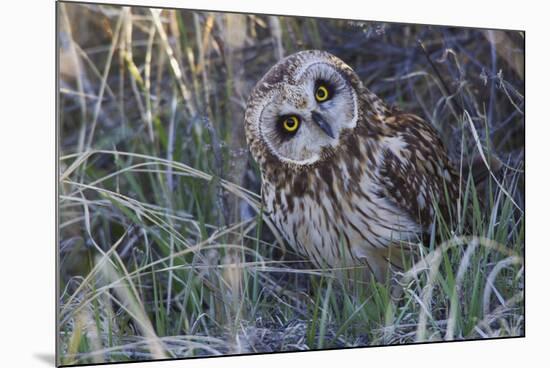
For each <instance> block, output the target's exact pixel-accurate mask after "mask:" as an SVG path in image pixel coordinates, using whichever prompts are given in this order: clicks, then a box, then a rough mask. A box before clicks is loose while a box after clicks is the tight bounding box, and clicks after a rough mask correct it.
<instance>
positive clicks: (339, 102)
mask: <svg viewBox="0 0 550 368" xmlns="http://www.w3.org/2000/svg"><path fill="white" fill-rule="evenodd" d="M350 72H351V73H353V72H352V71H351V68H350V67H349V66H347V65H346V64H345V63H344V62H343V61H341V60H340V59H338V58H337V57H335V56H334V55H331V54H329V53H327V52H323V51H302V52H299V53H296V54H293V55H290V56H288V57H287V58H285V59H283V60H281V61H280V62H279V63H277V64H276V65H275V66H273V67H272V68H271V69H270V70H269V71H268V72H267V74H266V75H265V76H264V77H263V78H262V80H260V82H258V84H257V85H256V87H255V89H254V91H253V92H252V94H251V98H250V100H249V104H248V107H247V112H246V117H245V119H246V121H247V130H248V132H247V134H248V135H247V137H248V138H252V139H257V140H259V141H261V142H262V144H263V145H265V146H266V147H267V148H268V150H269V151H270V153H271V154H272V155H273V156H275V157H276V158H277V159H279V160H280V161H282V162H286V163H291V164H294V165H308V164H312V163H315V162H317V161H318V160H320V159H323V158H324V157H326V156H327V153H328V152H330V151H331V149H332V148H334V147H336V146H337V145H338V143H339V142H340V137H341V135H342V132H343V131H344V130H346V129H353V128H354V127H355V125H356V122H357V115H358V107H357V106H358V101H357V92H356V90H355V88H356V85H355V84H354V83H352V82H351V81H350V77H349V76H350ZM357 80H358V78H357Z"/></svg>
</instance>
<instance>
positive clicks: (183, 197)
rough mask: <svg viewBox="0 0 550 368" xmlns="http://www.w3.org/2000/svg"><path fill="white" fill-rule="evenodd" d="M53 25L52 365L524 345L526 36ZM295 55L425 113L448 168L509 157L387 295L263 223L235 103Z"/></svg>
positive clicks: (215, 25)
mask: <svg viewBox="0 0 550 368" xmlns="http://www.w3.org/2000/svg"><path fill="white" fill-rule="evenodd" d="M58 20H59V22H58V24H59V29H58V36H59V46H60V50H59V72H60V73H59V78H60V106H61V107H60V110H59V122H58V123H59V131H60V139H59V145H60V147H59V148H60V157H59V167H60V173H59V193H60V197H59V233H60V237H59V239H60V242H59V270H58V271H59V278H58V280H59V295H58V297H59V298H58V301H59V315H58V317H59V320H58V329H59V331H58V332H59V351H58V358H59V362H60V363H62V364H66V365H70V364H83V363H93V362H112V361H131V360H148V359H159V358H169V357H174V358H175V357H178V358H181V357H194V356H206V355H208V356H210V355H223V354H242V353H254V352H268V351H292V350H305V349H321V348H336V347H353V346H376V345H386V344H402V343H414V342H424V341H441V340H461V339H477V338H489V337H505V336H521V335H523V334H524V307H523V288H524V263H523V257H522V255H523V252H524V233H525V223H524V204H523V203H524V200H523V188H524V154H523V152H524V147H523V121H524V119H523V116H524V112H523V108H524V98H523V63H522V62H523V59H522V56H523V34H522V33H520V32H502V31H484V30H474V29H456V28H448V27H430V26H414V25H398V24H384V23H369V22H355V21H354V22H350V21H345V20H327V19H309V18H292V17H268V16H262V15H237V14H222V13H208V12H191V11H184V10H162V11H161V10H158V9H148V8H127V7H124V8H123V7H116V6H106V5H92V4H85V5H79V4H69V3H58ZM419 40H420V41H422V44H423V46H424V49H425V52H423V51H422V48H420V47H419V46H418V41H419ZM308 48H320V49H325V50H328V51H330V52H333V53H335V54H336V55H338V56H340V57H341V58H342V59H344V60H346V61H347V62H348V63H349V64H350V65H351V66H353V67H354V68H355V69H356V71H357V72H358V74H359V75H360V76H361V77H362V78H363V79H364V81H365V83H366V84H367V85H368V86H369V87H370V88H371V89H372V90H373V91H374V92H376V93H378V94H379V95H380V96H381V97H383V98H385V99H386V100H387V101H388V102H390V103H393V104H397V105H399V106H400V107H401V108H402V109H404V110H408V111H411V112H414V113H417V114H419V115H420V116H423V117H424V118H426V119H428V120H429V121H431V122H432V123H433V124H434V126H435V127H436V128H437V129H438V130H439V131H440V133H441V135H442V137H443V139H444V141H445V144H446V146H447V147H448V148H449V151H450V154H451V155H452V156H453V157H454V158H455V160H456V161H457V163H461V164H462V165H463V166H464V167H468V164H469V162H470V159H471V158H472V157H473V156H476V155H477V156H479V155H480V154H481V155H483V156H484V157H487V158H490V157H498V158H499V160H500V161H502V162H503V164H504V165H503V169H502V170H501V172H498V173H493V175H492V176H491V177H490V179H489V180H487V181H486V182H485V184H484V185H483V187H482V188H476V187H475V186H474V183H473V181H472V178H471V176H469V175H468V174H469V172H468V170H465V171H464V173H465V174H464V175H465V178H464V179H465V180H464V183H465V184H464V185H463V187H462V190H461V194H462V195H461V202H460V203H459V204H457V206H459V208H460V209H461V210H460V215H459V218H458V219H456V221H454V222H453V223H451V224H446V223H439V224H438V226H437V227H435V228H434V231H433V233H432V234H431V236H430V240H429V241H426V242H423V243H419V244H418V249H417V255H416V256H415V257H414V258H413V259H411V260H409V263H408V264H407V267H406V269H405V271H403V272H398V271H396V272H394V274H393V275H392V277H393V282H392V283H391V284H390V285H384V284H380V283H376V282H374V281H373V282H366V283H359V282H357V283H350V282H345V281H342V279H341V278H339V277H337V276H336V274H335V273H334V272H332V271H331V270H319V269H316V268H313V267H312V265H311V264H309V263H308V262H307V260H304V259H302V258H301V257H299V256H298V255H296V254H293V253H292V251H290V250H289V249H287V248H286V247H285V246H284V243H283V242H282V241H281V239H280V236H279V235H278V234H277V233H276V231H274V230H273V227H272V225H271V224H270V222H269V220H268V219H267V218H265V216H264V215H263V212H262V204H261V199H260V196H259V194H258V191H259V181H258V180H259V179H258V169H257V167H256V166H255V164H254V163H253V162H252V160H251V159H250V158H249V155H248V151H247V149H246V144H245V141H244V134H243V123H242V122H243V113H244V104H245V101H246V97H247V94H248V92H249V91H250V89H251V88H252V86H253V85H254V83H255V82H256V81H257V80H258V79H259V78H260V77H261V76H262V75H263V73H264V72H265V71H266V70H267V68H268V67H269V66H270V65H272V64H273V63H274V62H276V61H277V60H278V59H279V58H280V57H282V56H284V55H287V54H290V53H292V52H294V51H298V50H301V49H308ZM439 241H441V242H442V243H441V244H437V243H438V242H439Z"/></svg>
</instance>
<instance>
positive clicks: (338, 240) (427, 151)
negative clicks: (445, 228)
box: [245, 51, 459, 280]
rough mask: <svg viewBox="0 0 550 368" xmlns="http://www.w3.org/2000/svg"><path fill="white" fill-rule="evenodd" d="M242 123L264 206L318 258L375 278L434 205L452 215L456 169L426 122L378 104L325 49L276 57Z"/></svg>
mask: <svg viewBox="0 0 550 368" xmlns="http://www.w3.org/2000/svg"><path fill="white" fill-rule="evenodd" d="M245 124H246V125H245V129H246V138H247V141H248V145H249V147H250V150H251V152H252V155H253V157H254V159H255V160H256V161H257V163H258V164H259V166H260V169H261V176H262V197H263V201H264V206H265V208H266V211H267V213H268V214H269V216H270V218H271V219H272V221H273V223H274V224H275V225H276V227H277V228H278V230H279V231H280V232H281V234H282V235H283V237H284V238H285V240H286V241H287V242H288V243H289V244H290V245H291V246H292V247H293V248H294V249H295V250H296V251H298V252H299V253H302V254H304V255H306V256H307V257H308V258H309V259H310V260H312V261H313V262H314V263H315V264H316V265H317V266H318V267H326V266H329V267H343V266H346V267H349V266H362V267H364V268H365V269H368V270H370V272H372V273H374V276H376V277H377V278H378V279H379V280H381V279H383V278H384V277H385V272H386V271H387V266H388V261H391V260H390V259H388V256H389V255H390V254H391V253H392V252H391V251H392V249H394V248H395V247H397V246H400V247H402V246H403V244H409V245H410V244H412V243H413V242H418V238H419V235H421V234H422V233H425V232H426V231H428V230H429V228H430V226H431V224H432V223H433V221H434V218H435V216H436V212H437V211H436V208H439V213H441V214H442V215H443V216H452V212H453V211H452V208H453V207H455V206H453V205H452V204H454V203H456V198H457V196H458V188H457V187H458V181H459V178H458V175H457V174H456V171H455V170H454V169H453V167H452V165H451V163H450V161H449V159H448V157H447V155H446V152H445V149H444V148H443V145H442V143H441V141H440V139H439V137H438V136H437V133H436V131H435V130H434V129H433V128H432V127H431V126H430V125H429V124H428V123H426V122H425V121H423V120H422V119H420V118H419V117H417V116H415V115H411V114H406V113H403V112H401V111H399V110H397V109H394V108H389V107H387V106H386V105H385V104H384V102H383V101H382V100H381V99H379V98H378V97H377V96H376V95H375V94H373V93H372V92H370V91H369V90H368V89H367V88H366V87H365V86H363V83H362V82H361V81H360V79H359V77H358V76H357V74H356V73H355V72H354V71H353V70H352V69H351V68H350V67H349V66H348V65H346V64H345V63H344V62H343V61H342V60H340V59H339V58H337V57H335V56H334V55H331V54H329V53H327V52H323V51H302V52H298V53H296V54H293V55H291V56H288V57H286V58H285V59H283V60H281V61H280V62H278V63H277V64H276V65H275V66H273V67H272V68H271V69H270V70H269V71H268V72H267V74H266V75H265V76H264V77H263V78H262V79H261V80H260V81H259V82H258V83H257V85H256V87H255V88H254V90H253V91H252V93H251V95H250V98H249V101H248V105H247V109H246V115H245ZM448 204H449V205H448Z"/></svg>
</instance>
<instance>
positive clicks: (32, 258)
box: [0, 0, 550, 368]
mask: <svg viewBox="0 0 550 368" xmlns="http://www.w3.org/2000/svg"><path fill="white" fill-rule="evenodd" d="M106 2H109V1H106ZM125 3H129V4H144V5H160V6H173V7H185V8H200V9H205V8H206V9H214V10H233V11H245V12H263V13H277V14H295V15H310V16H328V17H341V18H354V19H369V20H384V21H405V22H412V23H414V22H418V23H436V24H452V25H463V26H473V27H475V26H478V27H480V26H483V27H496V28H513V29H525V30H526V31H527V44H526V49H527V64H526V76H527V83H526V87H527V125H528V126H527V146H526V148H527V157H528V158H527V162H528V163H527V167H528V169H527V170H528V171H527V188H526V191H527V222H528V224H527V235H526V238H527V260H526V262H527V330H526V332H527V337H526V338H525V339H514V340H500V341H486V342H466V343H449V344H432V345H417V346H403V347H386V348H368V349H358V350H342V351H330V352H315V353H311V352H310V353H295V354H276V355H259V356H248V357H230V358H216V359H200V360H187V361H174V362H165V363H153V364H151V363H137V364H132V365H112V366H113V367H126V366H128V367H132V368H134V367H135V368H137V367H153V366H154V367H182V366H185V367H218V366H224V367H229V368H231V367H255V368H257V367H258V366H262V367H265V366H267V367H270V366H273V367H279V366H281V365H283V366H296V365H299V364H311V365H312V366H314V367H317V366H319V367H333V366H335V365H338V366H345V365H347V364H359V365H361V366H378V367H380V366H384V367H386V366H389V367H393V366H407V367H423V368H425V367H432V366H433V367H474V366H476V367H477V366H494V367H518V366H522V365H523V364H529V362H530V361H533V362H536V361H537V360H538V359H540V360H541V361H543V362H544V361H548V358H547V354H546V353H547V351H545V350H546V349H547V348H548V338H547V336H548V332H549V327H550V326H549V325H550V324H549V323H548V311H547V310H548V306H549V304H550V303H549V297H548V295H549V288H548V281H547V279H548V272H546V271H547V269H548V259H549V258H550V254H549V249H550V247H549V244H548V243H549V242H548V240H547V236H546V232H543V231H544V228H545V227H548V225H547V220H548V215H547V209H548V208H550V207H549V203H548V197H549V196H548V194H547V189H548V184H547V183H548V182H547V180H548V178H549V176H548V175H547V170H548V169H547V168H548V163H547V162H546V161H547V160H546V157H547V156H548V139H549V137H550V134H549V133H550V132H549V129H548V126H549V125H550V119H549V118H548V113H547V106H548V105H549V104H548V99H549V93H548V86H550V83H548V82H549V78H548V76H549V74H550V70H549V66H550V63H549V60H550V57H549V51H548V50H549V49H550V48H549V47H548V46H547V45H548V35H549V32H548V22H547V19H546V16H545V15H546V14H547V10H545V9H543V5H534V4H537V3H539V4H543V2H527V1H523V2H517V1H514V2H510V1H502V0H501V1H479V0H474V1H470V0H454V1H452V2H451V1H449V2H446V3H443V2H441V1H440V0H439V1H420V0H416V1H410V0H409V1H407V0H403V1H396V0H394V1H391V2H374V1H370V2H366V1H357V0H338V1H337V2H331V1H321V0H316V1H307V2H306V1H302V2H298V1H295V0H277V1H258V0H255V1H254V0H238V1H237V0H234V1H232V2H229V1H227V0H225V1H223V0H195V1H182V0H179V1H178V0H163V1H160V0H148V1H144V0H141V1H132V0H127V1H125ZM54 5H55V4H54V2H53V1H52V0H47V1H44V0H32V1H24V0H21V1H15V0H12V1H10V2H5V3H3V4H2V20H1V21H0V27H1V28H0V35H1V39H2V43H1V44H0V45H1V47H2V52H1V56H0V63H1V64H0V73H1V74H0V75H1V79H0V80H1V84H0V91H1V93H2V96H1V97H2V98H1V99H0V101H1V105H0V106H1V108H0V126H1V129H2V131H1V132H0V149H1V152H0V160H1V166H0V167H1V168H2V176H1V180H0V182H1V183H2V190H1V191H0V193H1V197H0V211H1V214H2V217H1V227H0V229H1V231H0V234H1V235H0V244H1V250H0V260H1V261H0V262H1V266H0V272H1V275H0V283H1V288H0V293H1V298H0V307H1V311H0V331H1V334H2V343H1V346H2V348H1V354H0V364H1V365H2V366H4V367H16V366H24V367H40V366H50V367H51V366H52V365H53V354H54V247H55V244H54V208H55V207H54V204H55V203H54V183H55V175H54V163H55V161H54V81H55V79H54V15H55V13H54ZM537 358H538V359H537ZM109 366H111V365H109Z"/></svg>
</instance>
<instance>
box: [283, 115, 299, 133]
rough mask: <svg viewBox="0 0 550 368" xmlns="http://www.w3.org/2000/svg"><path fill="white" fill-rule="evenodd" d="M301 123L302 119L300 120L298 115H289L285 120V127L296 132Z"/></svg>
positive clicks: (288, 130) (291, 131) (290, 131)
mask: <svg viewBox="0 0 550 368" xmlns="http://www.w3.org/2000/svg"><path fill="white" fill-rule="evenodd" d="M299 125H300V120H298V117H297V116H295V115H292V116H289V117H287V118H286V119H285V120H284V121H283V128H285V131H287V132H289V133H294V132H295V131H296V130H298V126H299Z"/></svg>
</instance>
